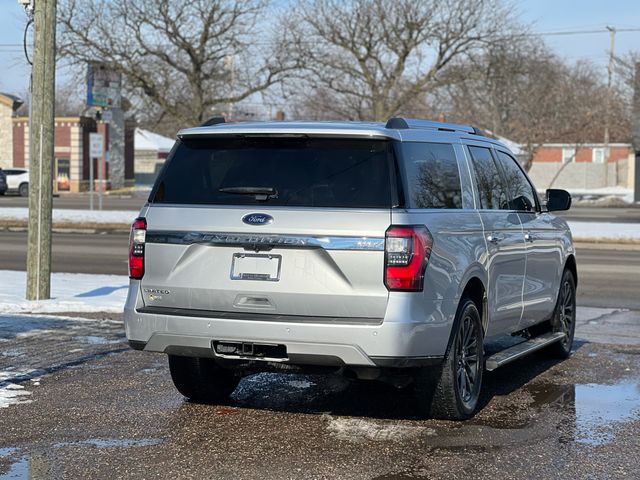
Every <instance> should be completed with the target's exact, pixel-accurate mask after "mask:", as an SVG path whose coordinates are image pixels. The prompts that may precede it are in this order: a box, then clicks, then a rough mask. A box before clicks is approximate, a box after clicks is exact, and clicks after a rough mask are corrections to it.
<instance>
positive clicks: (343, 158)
mask: <svg viewBox="0 0 640 480" xmlns="http://www.w3.org/2000/svg"><path fill="white" fill-rule="evenodd" d="M389 151H390V150H389V142H388V141H385V140H371V139H333V138H313V137H300V138H297V137H293V138H292V137H284V138H283V137H233V138H228V137H219V138H215V137H214V138H211V137H210V138H191V139H183V140H182V141H181V142H180V143H179V145H178V146H177V147H176V148H175V149H174V151H173V152H172V155H171V156H170V157H169V159H168V160H167V165H166V166H165V168H164V170H163V172H162V173H161V175H160V177H159V178H158V181H157V182H156V185H155V187H154V189H153V191H152V193H151V197H150V199H149V200H150V201H151V202H154V203H171V204H206V205H256V204H259V205H269V206H292V207H336V208H389V207H390V206H391V181H390V174H389V172H390V166H389ZM243 188H245V189H248V190H249V191H253V190H256V189H272V190H271V192H273V193H270V194H269V195H268V196H267V195H263V196H260V195H254V194H250V193H249V194H247V193H243V194H239V193H229V190H237V191H240V190H242V189H243ZM221 189H222V190H226V191H221ZM265 197H268V198H266V199H265Z"/></svg>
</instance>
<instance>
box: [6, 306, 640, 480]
mask: <svg viewBox="0 0 640 480" xmlns="http://www.w3.org/2000/svg"><path fill="white" fill-rule="evenodd" d="M79 317H82V318H79ZM88 317H89V316H88V315H87V314H81V315H73V314H68V315H66V316H65V317H64V318H51V317H43V316H37V317H33V316H24V318H21V320H22V321H21V322H19V323H16V322H15V321H10V320H15V317H11V318H10V319H9V320H7V319H6V318H5V317H2V318H0V375H4V377H0V392H2V391H3V388H4V391H5V393H6V392H9V394H13V393H15V392H21V393H22V394H21V395H16V396H15V397H13V399H12V401H13V400H16V399H17V400H16V403H17V404H13V405H9V406H7V407H6V408H0V432H2V433H1V434H0V478H2V475H8V476H10V477H9V478H27V477H29V476H30V478H220V479H226V478H229V479H231V478H233V479H243V478H268V479H271V478H277V479H281V478H282V479H287V478H305V479H306V478H347V479H374V478H378V479H383V478H384V479H408V478H450V479H457V478H465V479H468V478H514V479H515V478H518V479H521V478H556V477H559V476H562V477H565V478H597V479H600V478H603V479H604V478H607V479H608V478H640V462H638V459H637V453H638V451H640V440H638V438H639V436H638V434H639V433H640V345H638V344H637V343H636V344H635V345H634V344H630V343H628V342H627V340H626V339H627V338H634V337H638V335H637V331H638V327H637V325H638V324H639V323H640V322H638V319H640V315H638V313H637V312H620V311H618V310H616V311H611V312H605V311H604V310H603V311H591V312H590V315H586V316H585V318H584V319H583V321H582V322H581V323H580V324H579V327H578V328H579V330H578V332H579V335H578V336H580V338H581V339H580V340H579V341H577V342H576V345H575V352H574V355H573V356H572V357H571V358H570V359H569V360H567V361H564V362H558V361H556V360H552V359H549V358H548V357H546V356H545V355H544V353H543V352H542V353H538V354H535V355H533V356H531V357H529V358H526V359H523V360H520V361H518V362H515V363H513V364H511V365H509V366H506V367H503V368H502V369H499V370H497V371H495V372H492V373H488V374H487V375H486V377H485V385H484V394H483V398H482V402H481V403H482V408H481V410H480V411H479V413H478V414H477V415H476V416H475V417H474V418H473V419H471V420H469V421H467V422H444V421H434V420H420V419H418V418H417V417H416V414H415V409H414V407H413V404H412V400H411V395H410V392H409V391H407V390H396V389H394V388H392V387H389V386H385V385H383V384H378V383H367V382H358V381H353V380H347V379H345V378H343V377H339V376H315V375H293V374H289V375H284V374H258V375H254V376H251V377H247V378H245V379H243V381H242V382H241V384H240V386H239V387H238V389H237V390H236V391H235V393H234V394H233V396H232V398H231V400H230V402H229V403H228V404H227V405H223V406H210V405H198V404H194V403H189V402H186V401H185V400H184V399H183V398H182V397H181V396H180V395H179V394H178V393H177V392H176V391H175V390H174V388H173V385H172V383H171V380H170V377H169V372H168V368H167V364H166V358H165V356H164V355H155V354H148V353H143V352H135V351H132V350H129V349H128V348H127V346H126V344H125V343H123V340H124V339H123V336H122V325H121V323H120V321H121V320H120V319H119V318H114V317H113V316H109V315H102V314H92V315H90V317H91V318H88ZM3 321H4V324H3V323H2V322H3ZM16 324H18V325H19V327H16ZM598 324H602V325H606V326H607V327H608V328H610V327H613V326H615V325H623V326H626V327H625V328H626V329H627V330H626V335H625V336H614V337H602V336H599V335H596V334H595V333H594V332H593V330H594V328H595V326H597V325H598ZM621 328H622V327H621ZM583 331H584V333H582V332H583ZM601 337H602V338H601ZM603 342H605V343H603ZM607 342H608V343H607ZM18 365H19V366H20V368H18ZM12 372H13V373H12ZM1 399H2V396H1V395H0V400H1Z"/></svg>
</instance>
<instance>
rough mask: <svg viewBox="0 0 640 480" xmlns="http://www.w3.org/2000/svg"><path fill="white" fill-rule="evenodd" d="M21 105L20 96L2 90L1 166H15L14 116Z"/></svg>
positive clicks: (0, 104) (0, 96)
mask: <svg viewBox="0 0 640 480" xmlns="http://www.w3.org/2000/svg"><path fill="white" fill-rule="evenodd" d="M20 105H22V100H20V99H19V98H18V97H16V96H14V95H9V94H8V93H1V92H0V168H9V167H12V166H13V124H12V118H13V116H14V115H15V111H16V110H17V109H18V108H19V107H20Z"/></svg>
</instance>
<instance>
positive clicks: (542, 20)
mask: <svg viewBox="0 0 640 480" xmlns="http://www.w3.org/2000/svg"><path fill="white" fill-rule="evenodd" d="M443 1H446V0H443ZM515 3H516V6H517V9H518V10H519V13H520V18H521V19H522V21H524V22H527V23H532V24H533V25H534V30H535V31H537V32H541V33H545V32H556V31H567V30H585V29H587V30H590V29H599V28H602V29H603V28H604V27H605V26H606V25H612V26H614V27H617V28H640V1H639V0H581V1H579V2H577V1H574V0H520V1H516V2H515ZM24 24H25V15H24V13H23V11H22V7H21V6H20V5H19V4H18V0H0V91H4V92H8V93H13V94H17V95H22V94H24V92H25V91H26V90H27V86H28V72H29V70H28V68H27V64H26V61H25V59H24V54H23V53H22V35H23V29H24ZM545 40H546V41H547V43H548V45H549V46H551V47H552V48H553V49H555V51H556V52H557V53H558V54H560V55H561V56H563V57H565V58H567V59H569V60H571V61H575V60H577V59H583V58H584V59H591V60H592V61H593V62H595V63H596V64H598V65H600V66H602V71H603V75H605V73H606V70H605V68H606V63H607V51H608V48H609V35H608V34H607V33H606V32H604V33H597V34H587V35H570V36H546V37H545ZM631 50H637V51H640V32H619V33H618V35H617V37H616V54H618V55H622V54H624V53H626V52H629V51H631ZM58 75H59V76H64V71H62V72H58Z"/></svg>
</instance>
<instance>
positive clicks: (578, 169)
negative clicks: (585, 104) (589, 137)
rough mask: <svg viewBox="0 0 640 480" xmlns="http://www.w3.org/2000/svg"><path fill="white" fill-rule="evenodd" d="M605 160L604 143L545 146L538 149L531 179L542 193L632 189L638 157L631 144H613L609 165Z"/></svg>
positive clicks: (530, 173) (547, 144)
mask: <svg viewBox="0 0 640 480" xmlns="http://www.w3.org/2000/svg"><path fill="white" fill-rule="evenodd" d="M605 158H606V147H605V145H604V144H602V143H582V144H575V143H545V144H543V145H540V146H539V147H538V148H537V149H536V151H535V153H534V156H533V162H532V165H531V170H530V171H529V175H530V176H531V179H532V180H533V182H534V183H535V184H536V186H537V187H538V188H540V189H545V188H549V187H555V188H567V189H594V188H605V187H616V186H619V187H624V188H632V186H633V178H634V177H633V167H634V159H635V154H634V151H633V147H632V146H631V144H630V143H610V144H609V161H608V164H605ZM560 169H562V171H561V172H560V173H559V174H558V172H559V171H560ZM556 175H557V178H556V179H555V180H553V179H554V177H555V176H556ZM552 181H553V185H552V184H551V182H552Z"/></svg>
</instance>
